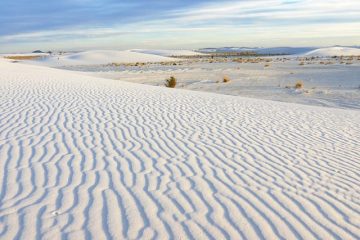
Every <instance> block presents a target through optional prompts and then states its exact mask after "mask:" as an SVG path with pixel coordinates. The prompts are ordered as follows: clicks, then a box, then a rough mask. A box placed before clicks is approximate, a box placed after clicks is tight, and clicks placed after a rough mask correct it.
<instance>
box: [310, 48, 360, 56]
mask: <svg viewBox="0 0 360 240" xmlns="http://www.w3.org/2000/svg"><path fill="white" fill-rule="evenodd" d="M305 56H315V57H332V56H360V49H359V48H350V47H329V48H319V49H316V50H313V51H310V52H308V53H306V54H305Z"/></svg>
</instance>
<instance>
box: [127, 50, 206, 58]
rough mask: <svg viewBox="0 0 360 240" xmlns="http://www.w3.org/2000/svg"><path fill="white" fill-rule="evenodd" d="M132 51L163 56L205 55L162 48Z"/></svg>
mask: <svg viewBox="0 0 360 240" xmlns="http://www.w3.org/2000/svg"><path fill="white" fill-rule="evenodd" d="M131 51H132V52H139V53H146V54H154V55H159V56H165V57H172V56H199V55H206V54H204V53H199V52H195V51H191V50H162V49H152V50H150V49H132V50H131Z"/></svg>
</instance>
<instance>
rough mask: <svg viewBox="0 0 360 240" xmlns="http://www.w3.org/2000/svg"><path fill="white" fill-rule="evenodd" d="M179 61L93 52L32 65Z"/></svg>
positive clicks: (154, 56) (100, 51) (56, 57)
mask: <svg viewBox="0 0 360 240" xmlns="http://www.w3.org/2000/svg"><path fill="white" fill-rule="evenodd" d="M168 61H177V59H174V58H169V57H164V56H158V55H155V54H147V53H140V52H133V51H131V50H126V51H114V50H92V51H85V52H79V53H71V54H66V55H63V56H57V55H55V56H51V57H49V58H45V59H40V60H38V61H32V62H31V63H33V64H37V65H45V66H52V67H54V66H76V65H99V64H109V63H136V62H142V63H146V62H168Z"/></svg>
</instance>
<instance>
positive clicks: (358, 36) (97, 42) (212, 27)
mask: <svg viewBox="0 0 360 240" xmlns="http://www.w3.org/2000/svg"><path fill="white" fill-rule="evenodd" d="M359 29H360V1H359V0H240V1H221V0H220V1H219V0H217V1H211V0H210V1H209V0H207V1H205V0H191V1H190V0H181V1H180V0H132V1H130V0H121V1H120V0H58V1H50V0H1V2H0V52H14V51H18V52H21V51H29V50H33V49H44V50H48V49H50V50H61V49H65V50H77V49H94V48H97V49H129V48H169V49H173V48H187V49H192V48H199V47H219V46H249V47H254V46H264V47H271V46H330V45H336V44H338V45H360V30H359Z"/></svg>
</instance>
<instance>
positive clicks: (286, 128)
mask: <svg viewBox="0 0 360 240" xmlns="http://www.w3.org/2000/svg"><path fill="white" fill-rule="evenodd" d="M0 109H1V112H0V179H1V181H0V183H1V191H0V239H52V240H54V239H76V240H78V239H90V238H93V239H106V238H107V239H359V237H360V174H359V172H360V155H359V150H360V111H354V110H339V109H331V108H321V107H311V106H303V105H297V104H287V103H279V102H272V101H264V100H256V99H247V98H240V97H231V96H224V95H217V94H212V93H199V92H192V91H185V90H176V89H166V88H159V87H152V86H145V85H137V84H131V83H124V82H121V81H112V80H105V79H100V78H93V77H88V76H84V75H77V74H74V73H70V72H66V71H63V70H56V69H50V68H44V67H38V66H30V65H23V64H18V63H9V62H6V61H4V60H0Z"/></svg>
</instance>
